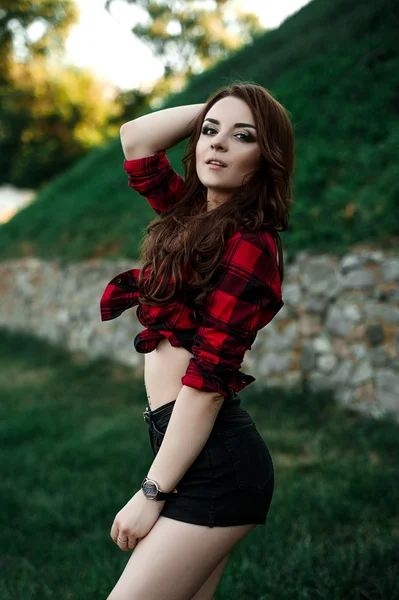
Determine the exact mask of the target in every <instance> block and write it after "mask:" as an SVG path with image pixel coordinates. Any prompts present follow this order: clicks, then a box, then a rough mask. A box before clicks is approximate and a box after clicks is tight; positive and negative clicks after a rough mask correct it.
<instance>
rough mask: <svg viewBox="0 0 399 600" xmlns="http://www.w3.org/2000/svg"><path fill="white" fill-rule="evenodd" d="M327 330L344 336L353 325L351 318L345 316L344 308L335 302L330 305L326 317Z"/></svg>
mask: <svg viewBox="0 0 399 600" xmlns="http://www.w3.org/2000/svg"><path fill="white" fill-rule="evenodd" d="M325 325H326V328H327V331H329V332H330V333H332V334H333V335H338V336H342V337H343V336H344V335H345V333H346V332H347V331H348V329H349V328H350V327H351V322H350V320H349V319H348V318H347V317H346V316H345V314H344V312H343V311H342V309H340V308H339V307H338V306H336V305H335V304H332V305H330V306H329V308H328V310H327V319H326V323H325Z"/></svg>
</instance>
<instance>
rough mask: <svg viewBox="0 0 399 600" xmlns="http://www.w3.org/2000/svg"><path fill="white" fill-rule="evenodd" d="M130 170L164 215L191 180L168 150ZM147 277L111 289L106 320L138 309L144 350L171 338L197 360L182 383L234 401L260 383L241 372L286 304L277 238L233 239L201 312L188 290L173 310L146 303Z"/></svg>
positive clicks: (127, 166) (127, 275) (103, 307)
mask: <svg viewBox="0 0 399 600" xmlns="http://www.w3.org/2000/svg"><path fill="white" fill-rule="evenodd" d="M124 170H125V171H126V173H127V175H128V185H129V186H131V187H132V188H134V189H135V190H136V191H137V192H139V193H140V194H141V195H143V196H144V197H145V198H146V199H147V200H148V202H149V204H150V205H151V207H152V208H153V209H154V210H155V212H156V213H158V214H161V213H162V212H164V211H165V210H167V209H169V208H170V207H171V206H173V205H174V204H176V203H177V202H178V201H179V198H180V197H181V194H182V192H183V189H184V179H183V178H182V177H181V176H180V175H178V174H177V173H176V171H174V169H173V168H172V166H171V165H170V162H169V160H168V159H167V157H166V155H165V151H159V152H157V153H156V154H154V155H152V156H148V157H144V158H138V159H135V160H125V161H124ZM149 268H150V267H149ZM139 272H140V269H129V270H128V271H125V272H123V273H119V274H118V275H116V276H115V277H114V278H113V279H111V281H110V282H109V283H108V284H107V286H106V288H105V290H104V292H103V294H102V297H101V300H100V313H101V320H102V321H109V320H111V319H115V318H116V317H119V315H121V313H122V312H124V311H125V310H127V309H128V308H132V307H133V306H138V309H137V312H136V316H137V318H138V320H139V322H140V323H141V324H142V325H143V326H144V327H145V329H144V330H143V331H141V332H140V333H139V334H138V335H137V336H136V337H135V339H134V342H133V343H134V347H135V349H136V351H137V352H140V353H147V352H151V351H152V350H154V349H155V348H156V347H157V345H158V343H159V342H160V340H161V339H163V338H167V339H168V340H169V343H170V344H171V345H172V346H179V347H184V348H186V349H187V350H188V351H189V352H191V354H192V355H193V356H192V358H191V359H190V362H189V364H188V367H187V370H186V373H185V374H184V376H183V377H182V378H181V383H182V385H186V386H190V387H193V388H195V389H197V390H202V391H205V392H212V391H214V392H218V393H220V394H222V395H223V396H225V397H226V396H227V393H228V388H229V387H231V388H233V389H234V390H235V391H236V392H239V391H240V390H242V389H243V388H244V387H246V386H247V385H249V384H250V383H252V382H253V381H255V377H253V376H252V375H247V374H245V373H242V372H240V370H239V369H240V367H241V364H242V362H243V359H244V354H245V352H246V351H247V350H249V349H250V348H251V346H252V344H253V342H254V340H255V337H256V334H257V332H258V331H259V330H260V329H262V328H263V327H265V326H266V325H267V324H268V323H269V322H270V321H271V320H272V319H273V317H274V316H275V315H276V314H277V312H278V311H279V310H280V309H281V308H282V306H283V305H284V302H283V300H282V296H281V282H280V277H279V273H278V268H277V262H276V248H275V244H274V241H273V238H272V237H271V235H270V234H269V233H267V232H265V231H260V232H250V231H246V230H237V231H236V233H235V234H234V235H232V236H231V238H230V239H229V240H228V241H227V243H226V245H225V250H224V254H223V256H222V259H221V262H220V265H219V266H218V267H217V286H216V289H215V290H214V291H213V292H211V293H210V294H209V296H208V298H207V300H206V303H205V305H204V306H202V307H201V308H198V307H197V308H196V309H195V310H194V308H193V306H192V303H190V301H189V296H188V295H187V293H183V292H181V293H177V295H176V298H175V299H174V300H172V301H171V302H170V303H168V305H167V306H163V307H159V306H157V307H154V306H146V305H145V304H140V303H139V297H140V293H139V290H138V288H137V279H138V275H139ZM145 274H148V270H147V271H146V272H145Z"/></svg>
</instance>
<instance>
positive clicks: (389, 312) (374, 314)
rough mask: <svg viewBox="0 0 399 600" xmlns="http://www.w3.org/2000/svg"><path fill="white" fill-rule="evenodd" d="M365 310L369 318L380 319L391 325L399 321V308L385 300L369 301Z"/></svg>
mask: <svg viewBox="0 0 399 600" xmlns="http://www.w3.org/2000/svg"><path fill="white" fill-rule="evenodd" d="M364 310H365V313H366V317H367V318H369V319H375V320H377V319H378V320H380V321H382V322H385V323H390V324H391V325H397V324H398V323H399V308H396V306H389V305H387V304H385V303H383V302H372V303H370V302H367V303H366V304H365V307H364Z"/></svg>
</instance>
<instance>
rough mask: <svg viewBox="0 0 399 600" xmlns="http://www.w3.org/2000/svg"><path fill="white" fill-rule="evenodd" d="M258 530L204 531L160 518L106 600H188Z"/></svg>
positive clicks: (247, 528)
mask: <svg viewBox="0 0 399 600" xmlns="http://www.w3.org/2000/svg"><path fill="white" fill-rule="evenodd" d="M255 527H256V525H236V526H232V527H205V526H202V525H193V524H191V523H184V522H182V521H177V520H175V519H169V518H167V517H163V516H160V517H159V519H158V520H157V522H156V523H155V525H154V527H153V528H152V529H151V531H150V532H149V533H148V535H147V536H146V537H145V538H143V539H141V540H140V541H139V543H138V544H137V546H136V547H135V549H134V550H133V551H132V554H131V557H130V559H129V561H128V562H127V564H126V567H125V569H124V571H123V573H122V575H121V577H120V578H119V580H118V582H117V584H116V586H115V587H114V589H113V590H112V592H111V594H110V595H109V596H108V599H107V600H191V598H192V597H193V596H194V595H195V594H196V593H197V592H198V590H199V589H200V588H201V586H202V585H203V584H204V583H205V581H206V580H207V579H208V577H209V576H210V575H211V573H212V572H213V571H214V570H215V568H216V567H217V566H218V565H219V564H220V563H221V561H222V559H223V558H224V557H225V556H227V554H228V553H229V552H230V551H231V549H232V548H234V546H235V545H236V544H237V543H238V542H239V541H240V540H242V539H243V538H244V537H245V536H246V535H247V534H248V533H250V531H252V530H253V529H254V528H255Z"/></svg>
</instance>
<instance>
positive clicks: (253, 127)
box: [204, 117, 256, 129]
mask: <svg viewBox="0 0 399 600" xmlns="http://www.w3.org/2000/svg"><path fill="white" fill-rule="evenodd" d="M205 121H211V123H215V124H216V125H220V122H219V121H218V120H217V119H211V118H210V117H207V118H206V119H204V123H205ZM234 127H252V129H256V127H255V125H251V123H234Z"/></svg>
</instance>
